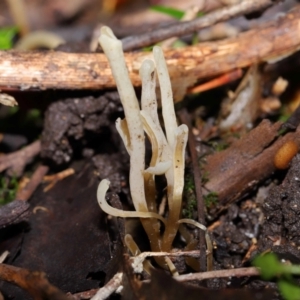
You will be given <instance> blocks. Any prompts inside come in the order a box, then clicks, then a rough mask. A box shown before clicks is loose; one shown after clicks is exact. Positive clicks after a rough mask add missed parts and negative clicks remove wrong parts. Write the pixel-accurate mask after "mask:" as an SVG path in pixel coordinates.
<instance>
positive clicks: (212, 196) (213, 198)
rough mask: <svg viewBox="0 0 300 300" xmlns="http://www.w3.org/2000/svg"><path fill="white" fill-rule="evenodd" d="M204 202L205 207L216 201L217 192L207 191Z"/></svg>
mask: <svg viewBox="0 0 300 300" xmlns="http://www.w3.org/2000/svg"><path fill="white" fill-rule="evenodd" d="M204 203H205V206H206V207H211V206H213V205H216V204H217V203H218V193H217V192H209V193H208V194H207V195H205V196H204Z"/></svg>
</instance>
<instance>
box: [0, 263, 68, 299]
mask: <svg viewBox="0 0 300 300" xmlns="http://www.w3.org/2000/svg"><path fill="white" fill-rule="evenodd" d="M0 280H3V281H6V282H9V283H12V284H14V285H16V286H19V287H20V288H22V289H24V290H25V291H26V292H28V293H29V294H30V295H31V296H32V297H33V299H36V300H50V299H51V300H68V299H69V300H70V298H68V297H67V296H66V295H65V294H64V293H63V292H62V291H60V290H59V289H58V288H56V287H55V286H53V285H52V284H50V283H49V281H48V280H47V279H46V274H45V273H43V272H36V271H29V270H26V269H23V268H18V267H14V266H10V265H5V264H0Z"/></svg>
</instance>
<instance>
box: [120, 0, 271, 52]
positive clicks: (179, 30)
mask: <svg viewBox="0 0 300 300" xmlns="http://www.w3.org/2000/svg"><path fill="white" fill-rule="evenodd" d="M271 4H272V1H270V0H255V1H254V0H250V1H242V2H241V3H238V4H236V5H233V6H230V7H225V8H221V9H218V10H216V11H214V12H212V13H210V14H207V15H205V16H203V17H202V18H197V19H195V20H192V21H188V22H180V23H176V24H174V25H171V26H168V27H166V28H161V29H158V30H155V31H152V32H151V31H150V32H147V33H144V34H141V35H137V36H130V37H126V38H124V39H123V40H122V43H123V50H124V51H129V50H134V49H137V48H142V47H146V46H151V45H153V44H155V43H158V42H161V41H163V40H165V39H168V38H171V37H174V36H177V37H178V36H183V35H186V34H191V33H194V32H196V31H198V30H200V29H202V28H205V27H208V26H211V25H214V24H216V23H218V22H222V21H226V20H229V19H230V18H232V17H235V16H240V15H243V14H246V13H249V12H253V11H257V10H260V9H263V8H265V7H268V6H270V5H271Z"/></svg>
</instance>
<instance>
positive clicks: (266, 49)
mask: <svg viewBox="0 0 300 300" xmlns="http://www.w3.org/2000/svg"><path fill="white" fill-rule="evenodd" d="M299 18H300V7H296V8H295V9H294V10H292V11H291V12H290V13H288V14H286V15H285V16H283V17H281V18H277V19H276V20H273V21H270V22H267V23H265V24H263V26H260V27H258V28H256V29H253V30H249V31H247V32H244V33H241V34H240V35H239V36H237V37H234V38H229V39H225V40H222V41H217V42H216V41H214V42H207V43H201V44H199V45H196V46H190V47H185V48H182V49H173V50H168V51H165V57H166V60H167V64H168V68H169V73H170V77H171V81H172V85H173V88H174V95H176V99H175V101H176V100H177V101H178V100H181V99H182V97H183V95H185V93H186V90H187V88H188V87H191V86H193V85H194V84H195V83H196V82H197V81H199V80H201V79H205V78H208V77H212V76H217V75H219V74H222V73H225V72H228V71H230V70H233V69H236V68H243V67H246V66H249V65H251V64H253V63H260V62H263V61H266V60H269V59H275V58H278V57H283V56H287V55H289V54H291V53H293V52H295V51H297V50H298V49H299V46H300V35H299ZM149 56H151V54H150V53H147V52H135V53H126V54H125V59H126V64H127V66H128V69H129V73H130V77H131V81H132V83H133V85H134V86H140V84H141V81H140V78H139V73H138V70H139V67H140V65H141V62H142V61H143V60H144V59H145V58H147V57H149ZM0 74H1V77H0V87H6V88H8V87H9V88H15V89H38V90H43V89H95V90H98V89H104V88H114V87H115V86H116V85H115V81H114V80H113V77H112V74H111V70H110V68H109V66H108V62H107V59H106V57H105V56H104V54H75V53H73V54H72V53H63V52H50V51H49V52H44V51H43V52H26V53H24V52H22V53H20V52H16V51H5V52H4V51H3V52H0ZM183 78H185V81H184V82H183V80H182V79H183ZM179 82H180V84H178V83H179Z"/></svg>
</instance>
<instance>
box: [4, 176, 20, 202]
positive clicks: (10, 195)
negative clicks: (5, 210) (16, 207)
mask: <svg viewBox="0 0 300 300" xmlns="http://www.w3.org/2000/svg"><path fill="white" fill-rule="evenodd" d="M18 187H19V182H18V179H17V177H12V178H7V177H4V176H3V177H2V178H1V179H0V205H4V204H6V203H9V202H11V201H13V200H14V199H15V197H16V194H17V190H18Z"/></svg>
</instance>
